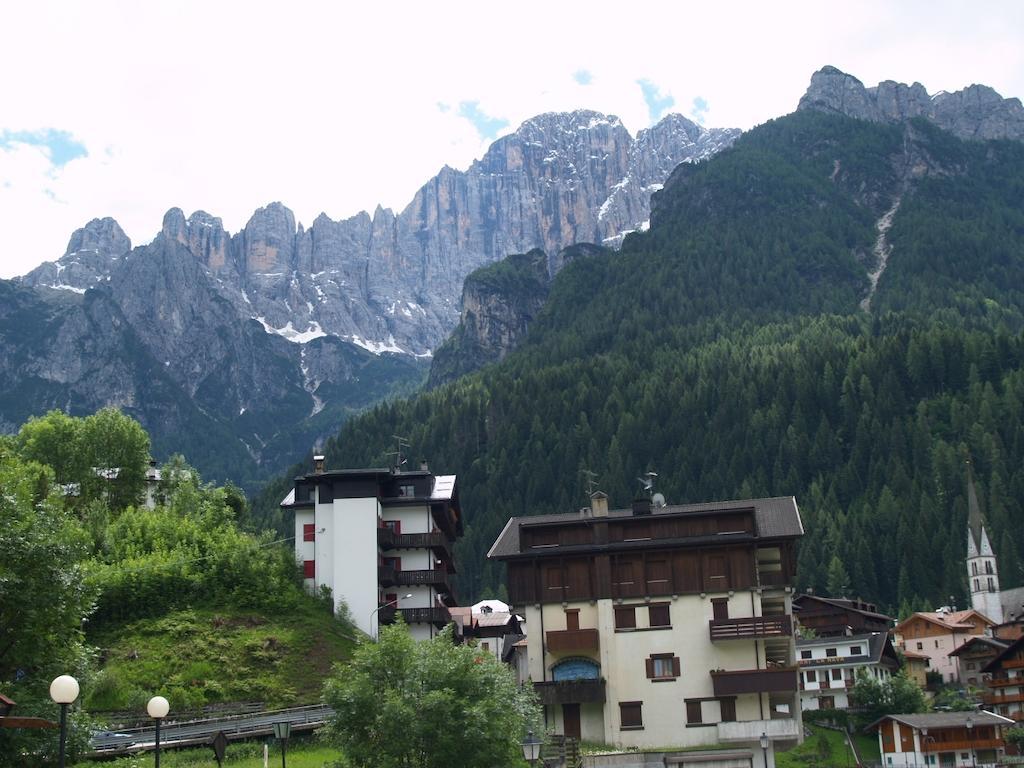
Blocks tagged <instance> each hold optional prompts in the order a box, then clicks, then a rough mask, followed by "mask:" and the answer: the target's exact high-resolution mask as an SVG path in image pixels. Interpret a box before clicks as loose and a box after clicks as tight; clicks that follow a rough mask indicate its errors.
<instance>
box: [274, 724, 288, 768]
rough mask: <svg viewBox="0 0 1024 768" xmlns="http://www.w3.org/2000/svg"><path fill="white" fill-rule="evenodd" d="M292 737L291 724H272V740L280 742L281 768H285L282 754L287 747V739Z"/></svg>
mask: <svg viewBox="0 0 1024 768" xmlns="http://www.w3.org/2000/svg"><path fill="white" fill-rule="evenodd" d="M291 735H292V724H291V723H288V722H284V723H274V738H275V739H277V740H278V741H280V742H281V768H285V764H284V753H285V751H286V750H287V746H288V737H289V736H291Z"/></svg>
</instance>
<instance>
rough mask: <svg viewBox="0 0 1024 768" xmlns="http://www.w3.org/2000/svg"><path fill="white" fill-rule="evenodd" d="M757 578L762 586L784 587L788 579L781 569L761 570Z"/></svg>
mask: <svg viewBox="0 0 1024 768" xmlns="http://www.w3.org/2000/svg"><path fill="white" fill-rule="evenodd" d="M757 579H758V582H759V583H760V585H761V586H762V587H785V586H787V585H788V584H789V579H787V578H786V574H785V573H783V572H782V571H761V572H760V573H758V574H757Z"/></svg>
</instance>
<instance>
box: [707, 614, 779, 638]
mask: <svg viewBox="0 0 1024 768" xmlns="http://www.w3.org/2000/svg"><path fill="white" fill-rule="evenodd" d="M708 624H709V626H710V629H711V639H712V641H714V640H756V639H760V638H763V637H788V636H789V635H792V634H793V622H792V620H791V619H790V617H789V616H754V617H752V618H746V619H711V621H710V622H708Z"/></svg>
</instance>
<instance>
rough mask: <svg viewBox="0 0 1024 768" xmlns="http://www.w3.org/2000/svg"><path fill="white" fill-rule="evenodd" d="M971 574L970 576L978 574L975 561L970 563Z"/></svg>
mask: <svg viewBox="0 0 1024 768" xmlns="http://www.w3.org/2000/svg"><path fill="white" fill-rule="evenodd" d="M971 575H972V576H977V575H978V564H977V563H971Z"/></svg>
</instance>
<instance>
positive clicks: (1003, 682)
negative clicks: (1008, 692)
mask: <svg viewBox="0 0 1024 768" xmlns="http://www.w3.org/2000/svg"><path fill="white" fill-rule="evenodd" d="M1014 685H1020V686H1024V677H993V678H992V679H991V680H989V681H988V686H989V688H1009V687H1011V686H1014Z"/></svg>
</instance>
